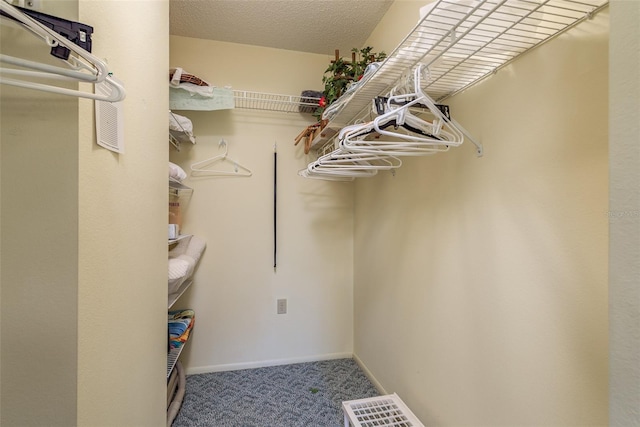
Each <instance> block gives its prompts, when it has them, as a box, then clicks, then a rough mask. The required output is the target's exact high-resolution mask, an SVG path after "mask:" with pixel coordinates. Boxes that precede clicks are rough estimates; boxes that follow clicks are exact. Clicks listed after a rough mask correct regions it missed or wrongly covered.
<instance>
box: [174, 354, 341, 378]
mask: <svg viewBox="0 0 640 427" xmlns="http://www.w3.org/2000/svg"><path fill="white" fill-rule="evenodd" d="M352 357H353V353H330V354H318V355H313V356H302V357H293V358H290V359H271V360H258V361H255V362H244V363H229V364H224V365H209V366H195V367H189V368H187V369H186V373H187V375H193V374H206V373H209V372H223V371H238V370H240V369H254V368H266V367H268V366H278V365H290V364H293V363H305V362H319V361H321V360H333V359H351V358H352Z"/></svg>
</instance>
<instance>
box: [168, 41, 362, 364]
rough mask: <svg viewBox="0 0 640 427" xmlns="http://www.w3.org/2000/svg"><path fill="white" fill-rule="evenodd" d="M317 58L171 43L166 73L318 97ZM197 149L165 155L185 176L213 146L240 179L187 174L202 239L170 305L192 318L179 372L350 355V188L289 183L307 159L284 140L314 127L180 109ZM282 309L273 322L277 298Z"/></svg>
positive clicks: (246, 113)
mask: <svg viewBox="0 0 640 427" xmlns="http://www.w3.org/2000/svg"><path fill="white" fill-rule="evenodd" d="M329 60H330V58H329V57H327V56H324V55H316V54H307V53H301V52H293V51H285V50H277V49H267V48H259V47H253V46H246V45H238V44H230V43H222V42H213V41H205V40H198V39H190V38H184V37H174V36H172V37H171V65H172V66H173V67H182V68H184V69H185V70H186V71H187V72H190V73H192V74H195V75H197V76H199V77H201V78H203V79H205V80H207V81H209V82H210V83H211V84H213V85H217V86H225V85H231V86H232V87H233V88H234V89H239V90H253V91H260V92H267V93H276V94H290V95H298V94H300V92H301V91H302V90H306V89H315V90H317V89H321V88H322V83H321V79H322V73H323V71H324V70H325V69H326V67H327V66H328V64H329ZM178 113H180V114H183V115H185V116H187V117H189V118H190V119H191V120H192V122H193V126H194V132H195V134H196V136H197V144H196V145H190V144H183V145H182V150H181V151H180V152H176V151H174V150H172V151H171V154H170V158H171V160H172V161H173V162H175V163H178V164H179V165H181V166H182V167H183V168H184V169H186V170H187V171H189V166H190V165H191V164H192V163H194V162H197V161H201V160H204V159H207V158H210V157H213V156H215V155H217V154H219V153H221V151H219V150H218V143H219V141H220V140H221V139H222V138H224V139H225V140H226V141H227V142H228V148H229V155H230V156H231V157H233V158H234V159H236V160H238V161H239V162H240V163H241V164H243V165H245V166H247V167H249V168H250V169H251V170H252V171H253V176H251V177H249V178H199V179H194V178H189V179H187V180H186V181H185V183H186V184H187V185H189V186H192V187H193V188H194V193H193V195H192V197H191V199H190V200H189V201H188V203H186V205H185V206H186V211H185V214H184V216H185V219H184V225H183V229H184V232H185V233H193V234H195V235H197V236H200V237H202V238H204V239H205V240H206V241H207V245H208V246H207V249H206V251H205V253H204V256H203V258H202V261H201V263H200V265H199V268H198V270H197V272H196V275H195V280H194V285H193V286H192V288H191V289H190V290H189V291H188V292H187V294H185V296H184V297H182V299H181V300H180V301H179V302H178V305H177V306H181V307H190V308H193V309H194V310H195V312H196V324H195V328H194V332H193V338H192V339H191V341H190V342H189V343H188V345H187V349H186V350H185V354H184V358H183V360H184V362H183V363H185V365H186V367H187V372H189V373H194V372H204V371H215V370H224V369H234V368H244V367H255V366H265V365H270V364H278V363H285V362H298V361H307V360H316V359H324V358H332V357H349V356H350V355H351V354H352V348H353V338H352V334H353V332H352V319H353V311H352V305H353V300H352V280H353V273H352V272H353V255H352V250H353V244H352V242H353V219H352V215H353V201H352V195H353V194H352V185H350V184H340V183H327V182H323V181H316V180H307V179H304V178H301V177H299V176H298V175H297V171H298V170H299V169H302V168H303V167H305V166H306V164H307V163H308V161H309V159H307V158H306V156H305V155H304V154H303V150H302V147H301V146H298V147H294V145H293V142H294V138H295V137H296V136H297V135H298V134H299V133H300V132H301V131H302V130H303V129H304V128H305V127H306V126H307V125H309V124H311V123H313V122H314V121H315V120H314V119H313V118H312V117H311V116H310V115H303V114H300V113H289V114H287V113H278V112H265V111H250V110H241V109H236V110H233V111H213V112H194V111H182V112H180V111H178ZM275 142H277V144H278V184H277V185H278V189H277V193H278V196H277V197H278V213H277V217H278V220H277V221H278V222H277V229H278V231H277V233H278V235H277V246H278V247H277V252H278V262H277V269H276V270H275V271H274V268H273V146H274V143H275ZM278 298H286V299H288V313H287V314H285V315H278V314H276V300H277V299H278Z"/></svg>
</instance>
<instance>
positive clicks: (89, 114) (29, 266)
mask: <svg viewBox="0 0 640 427" xmlns="http://www.w3.org/2000/svg"><path fill="white" fill-rule="evenodd" d="M43 4H45V6H46V7H47V8H46V9H45V10H43V11H44V12H46V13H50V14H53V15H57V16H61V17H64V18H67V19H72V20H79V21H80V22H84V23H87V24H90V25H92V26H93V27H94V35H93V53H94V54H95V55H97V56H99V57H102V58H105V59H106V60H107V62H108V63H109V66H110V69H111V70H112V71H114V73H115V75H116V77H118V78H120V79H122V80H123V81H124V82H125V86H126V88H127V98H126V100H125V101H124V110H125V141H126V142H125V144H126V153H125V154H124V155H120V156H119V155H116V154H114V153H111V152H108V151H106V150H104V149H102V148H99V147H97V146H96V145H95V141H94V134H93V132H94V130H93V107H92V102H91V101H87V100H78V99H77V98H72V97H64V96H56V95H45V94H43V93H40V92H29V91H26V90H18V89H12V88H8V87H6V86H3V87H2V95H1V96H2V98H1V107H2V116H1V119H2V146H1V149H2V169H1V170H2V180H1V185H2V193H1V195H2V234H1V236H2V239H1V244H2V259H1V261H2V264H1V265H2V337H1V338H2V359H1V361H2V365H1V369H2V370H1V373H2V389H1V392H2V393H1V399H0V401H1V403H2V415H1V419H0V424H2V425H12V426H13V425H16V426H17V425H47V426H54V425H59V426H70V425H87V426H89V425H90V426H114V425H117V426H129V425H130V426H133V425H135V426H158V425H163V424H164V423H165V422H166V412H165V411H166V380H165V378H166V377H165V374H166V333H167V332H166V331H167V330H166V323H165V322H166V287H165V286H166V285H165V283H166V246H165V245H166V243H165V238H166V234H165V233H166V204H167V184H166V174H167V169H166V164H167V163H166V162H167V159H168V150H167V146H166V125H167V116H166V115H167V107H168V102H167V99H168V91H167V89H166V77H167V68H168V16H169V6H168V2H167V1H153V2H149V1H139V2H127V3H126V5H127V7H126V8H123V7H122V6H123V4H124V3H122V2H109V1H84V0H80V1H79V2H78V1H64V2H43ZM8 31H17V30H8ZM150 40H151V41H153V42H152V43H150V42H149V41H150ZM37 49H40V50H41V51H42V52H40V53H38V51H37ZM9 50H13V51H16V52H17V54H18V55H20V56H24V55H32V54H33V55H37V56H36V58H34V59H38V60H48V56H49V55H48V53H46V52H47V51H48V49H47V48H46V47H44V44H42V43H41V42H39V41H37V40H36V39H35V38H34V37H33V36H31V35H27V37H26V38H24V39H23V38H20V39H17V38H16V37H14V34H13V33H11V32H9V33H7V32H5V26H4V25H3V33H2V51H3V53H6V52H7V51H9ZM74 86H76V87H77V86H78V85H77V84H76V85H74ZM83 89H86V90H91V88H90V87H83Z"/></svg>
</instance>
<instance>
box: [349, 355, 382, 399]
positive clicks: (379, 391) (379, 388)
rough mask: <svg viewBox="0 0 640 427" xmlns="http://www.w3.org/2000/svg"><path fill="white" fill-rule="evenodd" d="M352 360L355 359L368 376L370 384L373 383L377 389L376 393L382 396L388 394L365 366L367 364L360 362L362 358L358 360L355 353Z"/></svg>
mask: <svg viewBox="0 0 640 427" xmlns="http://www.w3.org/2000/svg"><path fill="white" fill-rule="evenodd" d="M353 360H355V361H356V363H357V364H358V366H360V369H362V372H364V374H365V375H366V376H367V378H369V381H371V384H373V386H374V387H375V388H376V389H377V390H378V393H380V394H381V395H383V396H384V395H387V394H389V393H388V392H387V391H386V390H385V389H384V387H382V384H380V381H378V380H377V379H376V377H374V376H373V374H372V373H371V371H370V370H369V368H367V366H366V365H365V364H364V363H363V362H362V360H360V358H359V357H358V356H357V355H356V354H355V353H354V355H353Z"/></svg>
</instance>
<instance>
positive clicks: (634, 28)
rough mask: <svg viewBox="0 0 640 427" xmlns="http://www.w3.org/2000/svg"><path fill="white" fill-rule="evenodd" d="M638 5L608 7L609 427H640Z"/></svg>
mask: <svg viewBox="0 0 640 427" xmlns="http://www.w3.org/2000/svg"><path fill="white" fill-rule="evenodd" d="M639 29H640V3H638V2H629V1H620V0H615V1H613V2H612V3H611V41H610V45H609V46H610V62H609V64H610V65H609V66H610V75H609V85H610V110H609V114H610V126H609V129H610V133H609V138H610V143H609V159H610V160H609V162H610V168H611V171H610V184H609V188H610V190H609V191H610V194H609V218H610V219H609V233H610V234H609V236H610V238H609V242H610V244H609V247H610V249H609V301H610V302H609V321H610V329H609V334H610V335H609V345H610V360H609V362H610V374H609V375H610V377H609V384H610V395H609V399H610V418H609V425H611V426H620V427H622V426H630V425H639V424H640V411H639V408H638V402H640V352H639V351H638V349H639V348H640V294H639V292H640V287H639V286H638V285H639V284H640V283H639V280H640V262H639V260H640V192H639V191H638V189H639V188H640V146H639V145H638V133H639V132H640V129H639V128H638V126H639V124H640V109H639V106H638V99H640V67H639V64H640V44H639V43H638V41H639V40H640V33H639Z"/></svg>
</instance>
